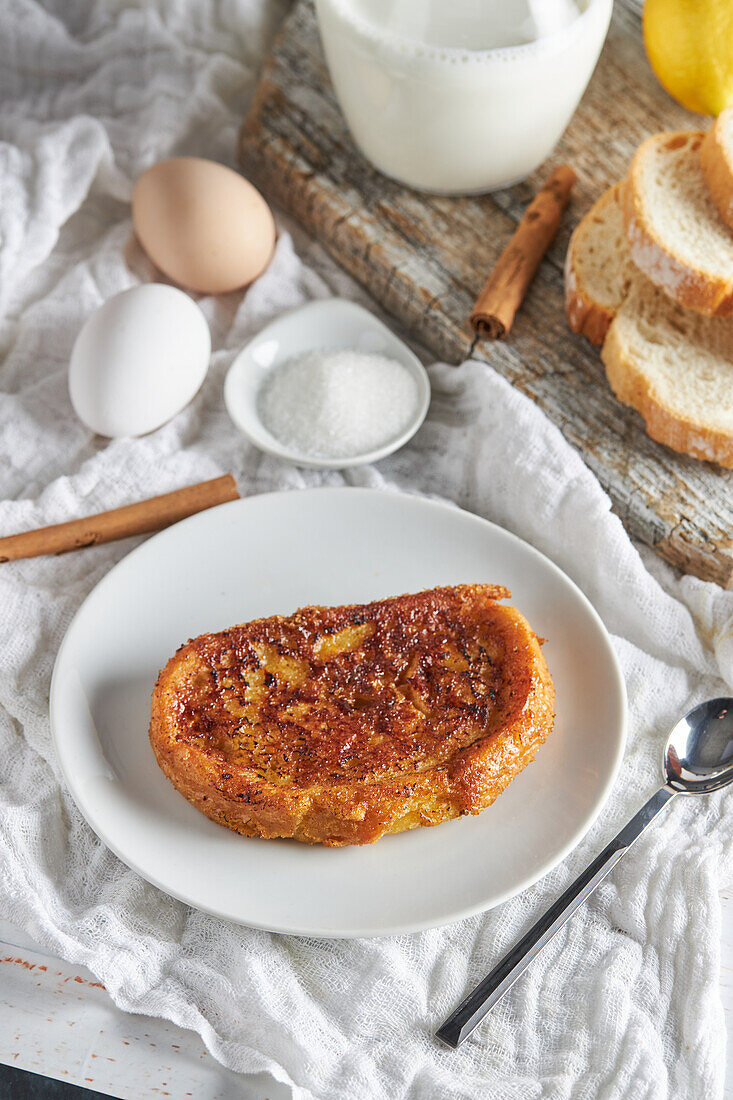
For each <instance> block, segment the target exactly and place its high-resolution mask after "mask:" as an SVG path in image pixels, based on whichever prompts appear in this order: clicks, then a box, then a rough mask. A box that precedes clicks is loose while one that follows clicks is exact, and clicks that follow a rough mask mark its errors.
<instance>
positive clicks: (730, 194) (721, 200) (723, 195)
mask: <svg viewBox="0 0 733 1100" xmlns="http://www.w3.org/2000/svg"><path fill="white" fill-rule="evenodd" d="M732 114H733V108H730V107H729V108H728V109H727V110H725V111H722V112H721V114H720V115H718V118H717V119H716V120H715V123H714V124H713V126H712V127H711V128H710V129H709V130H708V132H707V133H706V135H705V137H704V138H703V143H702V145H701V146H700V165H701V167H702V170H703V172H704V173H705V180H706V182H707V185H708V187H709V189H710V194H711V195H712V197H713V202H714V203H715V205H716V206H717V208H718V213H719V214H720V216H721V218H722V219H723V221H724V222H726V224H727V225H729V226H730V227H731V229H733V161H732V160H731V154H732V153H733V150H731V149H730V147H729V145H728V143H727V142H726V140H725V128H726V124H727V122H728V120H729V119H730V118H731V115H732Z"/></svg>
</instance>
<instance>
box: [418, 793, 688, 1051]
mask: <svg viewBox="0 0 733 1100" xmlns="http://www.w3.org/2000/svg"><path fill="white" fill-rule="evenodd" d="M674 796H675V791H673V790H672V789H671V788H670V787H666V786H665V787H660V789H659V790H658V791H657V793H656V794H655V795H652V797H651V798H650V799H649V801H648V802H647V803H646V804H645V805H644V806H642V808H641V809H640V810H639V812H638V813H637V814H635V815H634V817H632V818H631V820H630V821H629V822H628V824H627V825H624V827H623V829H622V830H621V831H620V832H619V833H617V835H616V836H615V837H614V838H613V840H612V841H611V843H610V844H608V845H606V847H605V848H604V849H603V851H602V852H601V854H600V855H598V856H596V858H595V859H594V860H593V862H592V863H591V864H589V866H588V867H586V869H585V870H584V871H583V872H582V873H581V874H580V875H578V877H577V878H576V880H575V882H573V883H572V884H571V885H570V886H568V888H567V890H566V891H565V893H564V894H561V896H560V897H559V898H558V899H557V901H556V902H555V903H554V905H551V906H550V908H549V909H548V910H547V912H546V913H545V914H544V915H543V916H541V917H540V919H539V920H538V921H537V923H536V924H534V925H533V926H532V927H531V928H530V930H529V932H527V933H526V935H524V936H523V937H522V938H521V940H520V941H519V942H518V943H517V944H516V945H515V946H514V947H513V948H512V949H511V951H509V952H508V954H506V955H505V956H504V958H503V959H502V960H501V962H500V963H497V965H496V966H495V967H494V969H493V970H492V971H491V973H490V974H488V975H487V976H486V977H485V978H484V979H483V981H481V982H479V984H478V985H477V986H476V988H475V989H474V990H473V991H472V992H471V993H469V995H468V996H467V997H466V999H465V1000H464V1001H462V1002H461V1004H460V1005H459V1006H458V1008H457V1009H456V1010H455V1012H453V1013H452V1015H451V1016H449V1017H448V1019H447V1020H446V1021H445V1023H444V1024H443V1025H442V1026H441V1027H439V1028H438V1030H437V1031H436V1033H435V1034H436V1035H437V1037H438V1038H439V1039H441V1040H442V1041H443V1042H444V1043H446V1044H447V1045H448V1046H449V1047H453V1048H454V1049H455V1048H457V1047H459V1046H460V1045H461V1043H462V1042H463V1040H464V1039H467V1038H468V1036H469V1035H470V1034H471V1032H472V1031H473V1029H474V1028H475V1027H476V1026H477V1025H478V1024H480V1023H481V1021H482V1020H483V1018H484V1016H485V1015H486V1014H487V1012H489V1010H490V1009H492V1008H493V1007H494V1005H495V1004H496V1002H497V1001H498V1000H500V998H501V997H503V996H504V994H505V993H506V991H507V990H508V989H509V988H510V987H511V986H512V985H514V983H515V981H516V980H517V978H518V977H519V975H520V974H521V973H523V971H524V970H525V969H526V968H527V967H528V966H529V964H530V963H531V962H532V959H533V958H534V957H535V955H538V954H539V952H540V951H541V950H542V948H543V947H544V946H545V944H546V943H548V941H549V940H551V939H552V937H553V936H554V935H555V933H556V932H557V931H558V930H559V929H560V928H561V927H562V926H563V924H564V923H565V921H566V920H567V919H568V918H569V917H571V916H572V915H573V913H574V912H575V910H576V909H578V908H579V906H581V905H582V904H583V902H584V901H585V899H586V898H587V897H588V896H589V895H590V894H592V893H593V891H594V890H595V888H596V886H598V884H599V883H600V882H602V881H603V879H604V878H605V877H606V875H607V874H608V872H609V871H610V870H611V868H612V867H615V865H616V864H617V863H618V861H619V860H620V859H621V856H622V855H624V853H625V852H626V851H627V850H628V849H629V848H630V847H631V845H632V844H633V843H634V841H635V840H636V838H637V837H638V836H639V834H640V833H642V832H643V831H644V829H646V827H647V825H649V824H650V822H651V821H653V820H654V818H655V817H656V816H657V814H658V813H659V811H660V810H662V809H663V808H664V807H665V806H666V805H667V803H668V802H669V801H670V799H672V798H674Z"/></svg>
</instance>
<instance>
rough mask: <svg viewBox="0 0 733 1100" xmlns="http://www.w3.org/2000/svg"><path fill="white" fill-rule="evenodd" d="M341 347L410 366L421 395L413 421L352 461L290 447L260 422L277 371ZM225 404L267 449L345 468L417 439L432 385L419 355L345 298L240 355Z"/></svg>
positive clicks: (303, 312)
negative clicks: (266, 389) (264, 391)
mask: <svg viewBox="0 0 733 1100" xmlns="http://www.w3.org/2000/svg"><path fill="white" fill-rule="evenodd" d="M341 349H349V350H352V351H361V352H366V353H367V354H371V355H384V356H386V357H387V358H389V359H395V360H397V362H398V363H401V364H402V366H403V367H406V368H407V370H408V371H409V372H410V374H411V375H412V377H413V378H414V379H415V382H416V383H417V391H418V396H417V401H416V403H415V411H414V413H413V416H412V418H411V419H410V423H409V424H408V425H407V427H406V428H405V430H404V431H403V432H400V434H399V435H397V436H394V437H393V438H392V439H390V440H389V441H388V442H387V443H385V444H383V446H381V447H378V448H377V449H376V450H373V451H368V452H366V453H364V454H358V455H352V456H350V457H348V458H315V457H314V456H313V455H309V454H300V453H299V452H298V451H294V450H292V449H291V448H289V447H285V446H284V445H283V444H282V443H280V441H279V440H277V439H276V438H275V437H274V436H273V435H272V434H271V433H270V432H269V431H268V430H267V428H266V427H265V425H264V424H263V423H262V421H261V420H260V416H259V412H258V409H257V403H258V396H259V392H260V388H261V386H262V385H263V383H264V382H265V380H266V379H267V376H268V374H269V373H270V371H271V370H273V369H274V368H275V367H279V366H280V365H281V364H282V363H284V362H286V361H287V360H288V359H292V358H293V357H294V356H296V355H301V354H303V353H304V352H307V351H316V350H317V351H338V350H341ZM224 402H225V404H226V407H227V411H228V413H229V415H230V416H231V418H232V420H233V421H234V423H235V424H236V425H237V427H238V428H240V429H241V431H243V432H244V434H245V435H246V436H247V438H248V439H249V440H250V441H251V442H252V443H254V444H255V446H256V447H259V448H260V450H261V451H265V452H266V453H267V454H271V455H276V456H277V457H278V458H284V459H286V460H287V461H289V462H294V463H296V465H298V466H314V467H318V468H319V469H327V470H343V469H346V468H347V467H349V466H364V465H366V463H368V462H376V461H377V459H380V458H384V457H385V456H386V455H389V454H392V452H393V451H396V450H398V449H399V448H400V447H404V445H405V443H407V441H408V440H409V439H412V437H413V435H414V434H415V432H416V431H417V430H418V428H419V427H420V425H421V424H422V422H423V420H424V419H425V414H426V413H427V411H428V406H429V404H430V381H429V379H428V375H427V371H426V370H425V368H424V367H423V365H422V363H421V362H420V360H419V359H418V358H417V356H416V355H415V354H414V353H413V352H412V351H410V349H409V348H408V347H407V345H406V344H404V343H403V342H402V340H400V339H398V337H397V336H395V335H394V333H393V332H390V330H389V329H388V328H387V326H386V325H383V324H382V322H381V321H378V320H377V318H376V317H373V316H372V314H371V313H369V311H368V310H366V309H363V308H362V307H361V306H358V305H356V303H354V302H349V301H347V300H346V299H345V298H325V299H322V300H320V301H317V302H309V304H308V305H306V306H302V307H301V308H300V309H295V310H293V311H292V312H291V313H286V314H284V315H283V316H282V317H279V318H278V319H277V321H273V322H272V324H270V325H268V326H267V327H266V328H264V329H263V330H262V332H260V333H259V335H258V336H255V338H254V340H251V341H250V342H249V344H247V345H246V346H245V347H244V348H243V349H242V351H240V353H239V355H238V356H237V358H236V359H235V360H234V362H233V363H232V365H231V367H230V368H229V372H228V374H227V377H226V382H225V383H224Z"/></svg>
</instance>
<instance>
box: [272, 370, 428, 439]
mask: <svg viewBox="0 0 733 1100" xmlns="http://www.w3.org/2000/svg"><path fill="white" fill-rule="evenodd" d="M417 401H418V388H417V383H416V382H415V379H414V378H413V377H412V375H411V374H410V372H409V371H408V370H407V368H406V367H403V366H402V364H401V363H398V362H397V361H396V360H394V359H387V358H385V356H382V355H370V354H367V353H365V352H360V351H349V350H343V351H309V352H306V353H304V354H303V355H299V356H296V357H295V358H293V359H288V360H287V362H285V363H283V364H282V365H281V366H279V367H276V368H275V369H274V370H273V371H272V374H271V375H270V377H269V378H268V379H267V381H266V382H265V384H264V385H263V387H262V389H261V391H260V394H259V399H258V412H259V415H260V419H261V420H262V423H263V424H264V425H265V427H266V428H267V430H268V431H269V432H270V433H271V434H272V435H274V436H275V438H276V439H277V440H278V441H279V442H280V443H281V444H283V445H284V446H286V447H288V448H289V449H292V450H294V451H297V452H299V453H300V454H302V455H308V456H312V457H313V458H353V457H354V456H356V455H360V454H365V453H366V452H368V451H373V450H376V449H377V448H379V447H381V446H382V445H384V444H386V443H389V441H390V440H392V439H394V438H395V437H396V436H398V435H400V433H401V432H403V431H404V430H405V429H406V428H407V426H408V425H409V423H410V421H411V419H412V417H413V415H414V413H415V406H416V405H417Z"/></svg>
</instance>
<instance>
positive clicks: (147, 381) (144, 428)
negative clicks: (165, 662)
mask: <svg viewBox="0 0 733 1100" xmlns="http://www.w3.org/2000/svg"><path fill="white" fill-rule="evenodd" d="M210 356H211V336H210V334H209V326H208V325H207V323H206V318H205V317H204V315H203V313H202V312H201V310H200V309H199V307H198V306H197V305H196V303H195V302H194V301H193V300H192V299H191V298H189V297H188V295H187V294H184V293H183V291H182V290H176V288H175V287H172V286H164V285H162V284H160V283H148V284H146V285H144V286H135V287H132V288H131V289H130V290H123V291H122V293H121V294H115V296H114V298H110V299H109V301H107V302H105V303H104V305H102V306H100V307H99V309H98V310H96V312H95V313H93V314H92V316H91V317H90V318H89V320H88V321H87V322H86V324H85V325H84V327H83V329H82V330H81V332H80V333H79V335H78V337H77V339H76V343H75V344H74V350H73V351H72V353H71V363H70V365H69V394H70V395H71V403H72V405H73V406H74V411H75V412H76V414H77V416H78V417H79V418H80V419H81V420H83V421H84V423H85V424H86V425H87V427H89V428H91V429H92V431H93V432H98V433H99V434H100V435H107V436H125V435H144V434H145V433H146V432H152V431H153V430H154V429H155V428H159V427H160V425H161V424H165V422H166V420H170V418H171V417H172V416H175V415H176V413H178V412H180V411H181V409H183V408H185V406H186V405H187V404H188V403H189V401H190V400H191V398H192V397H193V396H194V394H195V393H196V392H197V390H198V389H199V387H200V385H201V383H202V382H203V380H204V377H205V375H206V371H207V368H208V365H209V358H210Z"/></svg>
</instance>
